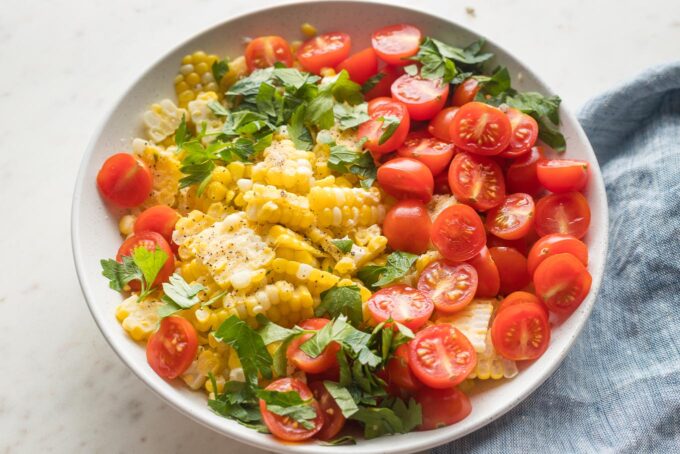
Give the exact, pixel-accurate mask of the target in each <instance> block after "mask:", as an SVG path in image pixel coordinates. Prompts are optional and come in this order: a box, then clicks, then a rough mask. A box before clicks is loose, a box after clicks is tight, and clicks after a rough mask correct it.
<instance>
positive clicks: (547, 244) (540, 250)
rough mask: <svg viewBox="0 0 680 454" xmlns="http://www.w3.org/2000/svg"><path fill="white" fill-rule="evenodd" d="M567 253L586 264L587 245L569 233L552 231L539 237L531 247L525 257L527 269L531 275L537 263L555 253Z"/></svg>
mask: <svg viewBox="0 0 680 454" xmlns="http://www.w3.org/2000/svg"><path fill="white" fill-rule="evenodd" d="M565 252H566V253H568V254H571V255H573V256H574V257H576V258H577V259H579V261H580V262H581V263H583V265H584V266H588V246H586V245H585V243H584V242H583V241H581V240H578V239H576V238H575V237H573V236H571V235H563V234H561V233H553V234H550V235H546V236H544V237H542V238H540V239H539V240H538V241H536V243H535V244H534V245H533V246H532V247H531V250H530V251H529V256H528V257H527V269H528V270H529V275H530V276H533V275H534V272H535V271H536V268H537V267H538V265H539V264H540V263H541V262H542V261H543V260H545V259H546V258H548V257H550V256H551V255H555V254H562V253H565Z"/></svg>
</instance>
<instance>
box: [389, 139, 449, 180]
mask: <svg viewBox="0 0 680 454" xmlns="http://www.w3.org/2000/svg"><path fill="white" fill-rule="evenodd" d="M397 154H398V155H399V156H402V157H404V158H413V159H417V160H418V161H420V162H422V163H423V164H425V165H426V166H427V167H428V168H429V169H430V171H431V172H432V175H438V174H440V173H442V172H443V171H444V170H445V169H446V168H447V167H448V166H449V163H450V162H451V158H453V144H450V143H447V142H444V141H442V140H439V139H437V138H435V137H432V136H431V135H429V134H428V133H426V132H424V131H419V132H412V133H410V134H409V135H408V136H407V137H406V141H405V142H404V143H403V144H402V146H401V147H399V149H398V150H397Z"/></svg>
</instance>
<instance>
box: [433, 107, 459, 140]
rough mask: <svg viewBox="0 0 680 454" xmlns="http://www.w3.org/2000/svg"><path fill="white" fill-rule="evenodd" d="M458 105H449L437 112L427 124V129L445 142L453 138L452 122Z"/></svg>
mask: <svg viewBox="0 0 680 454" xmlns="http://www.w3.org/2000/svg"><path fill="white" fill-rule="evenodd" d="M456 112H458V107H447V108H445V109H442V110H440V111H439V112H437V115H435V116H434V118H433V119H432V120H430V124H429V125H428V126H427V131H428V132H429V133H430V134H432V135H433V136H435V137H436V138H437V139H439V140H443V141H444V142H452V140H451V122H452V121H453V117H455V116H456Z"/></svg>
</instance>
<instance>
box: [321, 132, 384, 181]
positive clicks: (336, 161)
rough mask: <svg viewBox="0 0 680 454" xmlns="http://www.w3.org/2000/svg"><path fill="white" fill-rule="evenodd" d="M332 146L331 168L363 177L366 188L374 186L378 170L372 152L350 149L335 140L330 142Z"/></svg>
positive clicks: (329, 161) (329, 162) (329, 163)
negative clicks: (337, 143)
mask: <svg viewBox="0 0 680 454" xmlns="http://www.w3.org/2000/svg"><path fill="white" fill-rule="evenodd" d="M317 140H318V138H317ZM330 148H331V154H330V157H329V158H328V167H329V168H330V169H331V170H333V171H335V172H338V173H351V174H354V175H356V176H358V177H359V178H361V186H362V187H363V188H365V189H368V188H370V187H371V186H373V183H374V182H375V179H376V176H377V172H378V171H377V168H376V167H375V162H374V161H373V158H372V157H371V155H370V153H367V152H361V151H355V150H350V149H349V148H347V147H346V146H344V145H336V144H335V143H334V142H331V143H330Z"/></svg>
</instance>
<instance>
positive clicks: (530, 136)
mask: <svg viewBox="0 0 680 454" xmlns="http://www.w3.org/2000/svg"><path fill="white" fill-rule="evenodd" d="M506 114H507V116H508V119H509V120H510V126H511V127H512V133H511V135H510V143H509V144H508V147H507V148H506V149H505V150H503V152H502V153H501V156H502V157H504V158H516V157H518V156H522V155H524V154H525V153H526V152H527V151H529V150H530V149H531V147H533V146H534V145H535V144H536V139H538V123H536V120H534V118H533V117H531V116H530V115H527V114H525V113H523V112H520V111H519V110H517V109H512V108H510V109H508V111H507V112H506Z"/></svg>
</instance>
